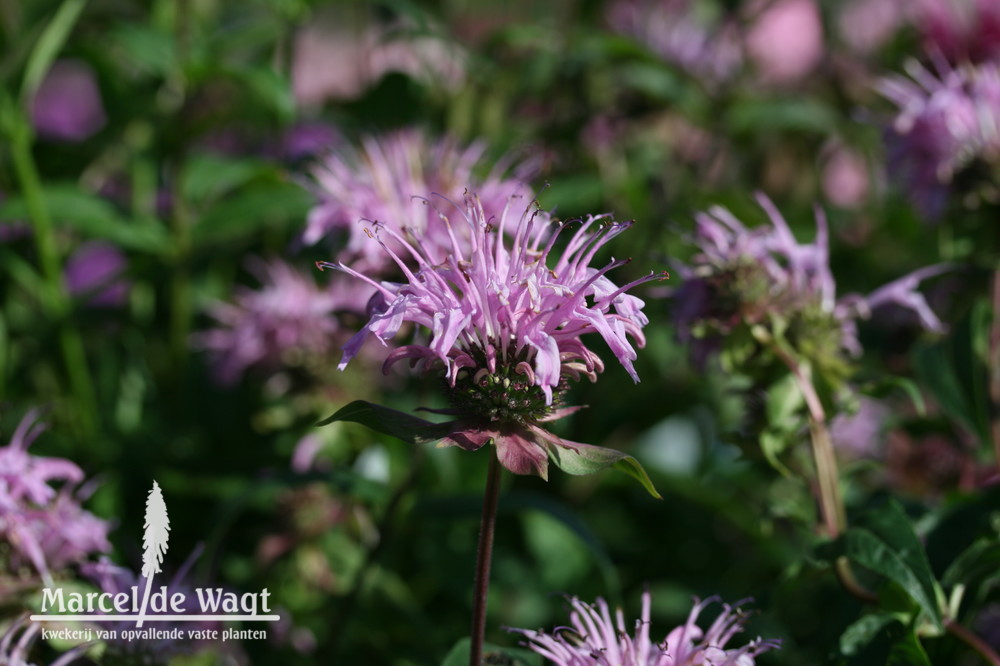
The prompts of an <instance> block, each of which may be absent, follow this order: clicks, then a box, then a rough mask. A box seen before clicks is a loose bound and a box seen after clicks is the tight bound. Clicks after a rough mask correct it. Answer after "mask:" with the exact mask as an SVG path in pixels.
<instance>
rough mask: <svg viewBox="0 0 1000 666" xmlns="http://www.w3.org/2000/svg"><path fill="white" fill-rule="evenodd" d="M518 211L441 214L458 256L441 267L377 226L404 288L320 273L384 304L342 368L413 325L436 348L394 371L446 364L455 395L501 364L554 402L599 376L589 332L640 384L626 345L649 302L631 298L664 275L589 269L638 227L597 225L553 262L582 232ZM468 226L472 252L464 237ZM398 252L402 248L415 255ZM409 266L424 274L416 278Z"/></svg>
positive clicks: (587, 224)
mask: <svg viewBox="0 0 1000 666" xmlns="http://www.w3.org/2000/svg"><path fill="white" fill-rule="evenodd" d="M519 203H521V202H520V200H519V199H517V198H511V199H509V200H508V201H507V203H506V204H505V205H504V206H503V207H502V208H501V209H500V214H499V218H496V219H494V218H492V217H488V215H487V213H486V209H485V207H484V205H483V202H482V201H481V200H480V199H479V198H478V197H476V196H473V195H469V196H467V197H466V199H465V207H464V209H459V210H458V212H459V214H460V215H461V218H462V219H461V220H460V222H459V225H458V226H457V227H453V226H452V223H451V221H450V220H449V218H448V216H447V215H445V214H440V213H439V216H440V217H439V220H440V223H441V224H442V225H444V227H445V229H446V233H447V234H448V235H449V237H450V240H451V252H450V254H448V256H447V258H445V259H444V260H443V261H441V260H440V259H439V258H437V257H436V256H434V255H432V254H430V253H429V252H428V251H427V245H426V244H424V243H422V242H420V239H419V237H418V238H417V242H416V244H411V243H410V242H409V241H408V240H407V239H406V238H404V237H403V235H402V234H400V233H399V232H398V231H396V229H395V228H394V227H392V226H388V225H384V226H377V227H375V231H374V232H369V233H372V237H373V239H374V240H375V241H376V242H377V243H378V245H380V246H381V247H382V248H383V249H384V250H385V252H386V254H388V255H389V256H391V257H392V258H393V260H394V261H395V262H396V264H397V265H398V267H399V268H400V270H401V271H402V272H403V273H404V275H406V278H407V282H405V283H385V282H382V283H380V282H376V281H375V280H372V279H371V278H369V277H367V276H366V275H364V274H363V273H361V272H359V271H358V270H355V269H354V268H351V267H349V266H347V265H345V264H344V263H337V264H330V263H323V264H321V266H322V267H329V268H336V269H339V270H342V271H344V272H346V273H348V274H350V275H353V276H355V277H357V278H360V279H362V280H364V281H365V282H367V283H368V284H370V285H371V286H372V287H374V288H375V289H377V291H378V294H379V295H380V296H381V298H382V301H383V303H382V305H381V306H380V307H378V308H377V309H376V310H375V312H374V313H373V314H372V317H371V319H370V321H369V322H368V323H367V324H366V325H365V326H364V328H363V329H362V330H361V331H360V332H359V333H358V334H357V335H355V336H354V337H353V338H352V339H351V340H350V342H348V344H347V345H346V346H345V347H344V356H343V359H342V360H341V362H340V367H341V368H343V367H345V366H346V365H347V363H348V362H349V361H350V360H351V358H353V357H354V356H355V355H356V354H357V353H358V350H359V349H360V348H361V346H362V345H363V344H364V342H365V340H366V339H367V338H368V336H369V335H374V336H375V337H376V338H378V339H379V340H380V341H381V342H382V343H383V344H386V343H388V342H389V341H390V340H392V339H393V338H394V337H395V336H396V334H397V333H398V332H399V330H400V327H401V326H402V324H403V323H404V322H412V323H415V324H418V325H420V326H423V327H425V328H426V329H428V330H429V331H430V333H431V337H430V340H429V341H428V342H427V343H426V344H412V345H407V346H404V347H401V348H399V349H397V350H396V351H394V352H393V353H392V354H390V356H389V357H388V358H387V359H386V366H389V365H391V364H392V363H395V362H396V361H399V360H401V359H404V358H408V359H411V360H412V361H414V362H422V363H424V364H427V363H430V362H440V363H441V364H442V365H443V366H444V367H445V374H446V376H447V377H448V381H449V383H450V384H451V385H452V386H454V385H455V382H456V379H457V377H458V373H459V371H461V370H463V369H464V370H471V371H472V372H479V371H486V372H487V373H490V374H495V373H497V372H498V367H499V366H510V367H513V368H515V371H516V373H517V374H520V375H523V376H524V377H525V378H526V380H527V382H528V383H529V384H530V385H534V386H538V387H539V388H540V389H541V390H542V392H543V393H544V395H545V400H546V403H547V404H551V403H552V392H553V389H555V388H557V387H558V385H559V382H560V380H561V378H562V377H563V376H564V375H570V376H573V377H574V378H579V377H580V376H581V375H586V376H589V377H591V378H593V377H595V376H596V374H597V373H598V372H600V371H602V370H603V363H602V362H601V359H600V358H599V357H598V356H597V354H595V353H594V352H592V351H590V350H589V349H588V348H587V347H586V346H585V345H584V344H583V341H582V340H581V336H583V335H584V334H587V333H597V334H599V335H600V336H601V337H602V338H603V339H604V341H605V342H606V343H607V344H608V346H609V347H610V348H611V350H612V352H613V353H614V354H615V357H616V358H617V359H618V360H619V362H620V363H621V364H622V365H623V366H624V367H625V369H626V371H627V372H628V373H629V376H631V377H632V379H633V380H635V381H638V380H639V377H638V375H637V374H636V372H635V368H634V367H633V365H632V361H633V360H634V359H635V358H636V354H635V350H634V349H633V347H632V344H631V343H630V342H629V340H628V338H629V337H632V338H633V339H634V340H635V341H636V343H637V344H638V345H639V346H640V347H641V346H642V345H643V344H644V343H645V338H644V336H643V334H642V327H643V326H645V325H646V324H647V323H648V322H649V320H648V319H647V318H646V316H645V315H644V314H643V313H642V306H643V302H642V301H641V300H639V299H638V298H636V297H635V296H630V295H628V294H626V293H625V292H626V291H628V290H629V289H631V288H632V287H634V286H636V285H638V284H641V283H643V282H647V281H649V280H652V279H656V278H657V277H658V276H655V275H650V276H647V277H644V278H640V279H638V280H635V281H633V282H630V283H629V284H627V285H625V286H624V287H618V286H616V285H615V284H614V283H613V282H612V281H611V280H610V279H608V278H607V277H606V274H607V273H608V272H609V271H610V270H611V269H613V268H615V267H618V266H622V265H624V264H626V263H627V260H612V261H611V262H610V263H608V264H606V265H605V266H604V267H603V268H600V269H597V268H592V267H591V266H590V262H591V261H592V260H593V258H594V255H595V254H596V253H597V251H598V250H599V249H600V248H601V247H602V246H603V245H604V244H605V243H607V242H608V241H609V240H611V239H612V238H614V237H615V236H617V235H618V234H620V233H621V232H623V231H625V230H626V229H628V227H629V226H631V225H630V223H620V222H613V221H611V220H610V219H608V218H607V217H606V216H596V217H595V216H591V217H588V218H587V219H586V220H583V221H581V222H580V223H579V227H578V228H577V230H576V231H575V232H574V233H573V236H572V238H570V240H569V242H568V244H567V246H566V248H565V249H564V250H563V251H562V253H561V255H560V256H559V257H558V259H556V260H555V261H554V262H553V261H550V258H551V255H552V254H554V252H553V249H554V246H555V243H556V239H557V238H558V237H559V235H560V232H561V231H563V230H564V229H566V228H569V227H571V226H573V223H572V222H570V223H566V224H562V225H558V224H557V223H555V222H554V221H553V220H551V219H550V218H549V216H548V215H547V214H546V213H544V212H541V211H538V210H533V209H532V207H531V206H530V205H529V206H527V207H525V208H523V209H521V208H520V205H519ZM494 210H495V209H494ZM511 226H513V227H514V228H513V229H509V227H511ZM463 228H464V230H465V234H464V235H466V236H467V237H468V239H469V241H468V243H467V244H466V243H462V242H460V241H459V239H458V237H459V234H460V233H461V231H460V230H461V229H463ZM508 234H509V235H510V237H511V238H512V239H513V240H512V241H508ZM383 237H384V238H383ZM390 244H391V245H398V246H400V247H402V248H404V250H405V252H406V255H407V256H406V258H405V259H404V258H403V257H401V256H399V255H398V254H397V253H396V252H395V251H394V250H393V249H392V247H391V245H390ZM406 259H409V260H410V261H407V260H406ZM410 262H413V263H415V265H416V267H417V268H416V270H412V271H411V269H410V268H409V267H408V264H409V263H410Z"/></svg>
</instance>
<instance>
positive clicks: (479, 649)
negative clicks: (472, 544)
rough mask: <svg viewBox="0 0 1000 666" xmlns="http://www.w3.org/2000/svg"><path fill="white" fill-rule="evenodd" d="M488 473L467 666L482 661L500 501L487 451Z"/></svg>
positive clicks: (493, 460)
mask: <svg viewBox="0 0 1000 666" xmlns="http://www.w3.org/2000/svg"><path fill="white" fill-rule="evenodd" d="M489 457H490V470H489V472H488V473H487V477H486V493H485V495H484V496H483V517H482V521H481V523H480V525H479V544H478V546H477V548H476V582H475V589H474V591H473V598H472V638H471V642H470V645H469V666H480V664H482V661H483V639H484V637H485V635H486V601H487V597H488V596H489V591H490V561H491V560H492V558H493V533H494V531H495V527H496V521H497V504H498V502H499V499H500V469H501V468H500V460H499V459H498V458H497V456H496V454H495V453H494V452H493V451H490V452H489Z"/></svg>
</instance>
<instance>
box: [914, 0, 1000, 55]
mask: <svg viewBox="0 0 1000 666" xmlns="http://www.w3.org/2000/svg"><path fill="white" fill-rule="evenodd" d="M913 14H914V18H913V20H914V22H915V23H916V25H917V28H918V29H919V30H920V32H921V34H922V35H923V38H924V47H925V49H926V51H927V52H928V53H934V54H937V53H940V54H942V55H944V56H945V57H946V58H947V59H948V60H949V61H950V62H952V63H956V64H958V63H963V62H973V63H979V62H985V61H988V60H994V61H995V60H997V59H1000V2H997V1H996V0H917V1H916V2H914V3H913Z"/></svg>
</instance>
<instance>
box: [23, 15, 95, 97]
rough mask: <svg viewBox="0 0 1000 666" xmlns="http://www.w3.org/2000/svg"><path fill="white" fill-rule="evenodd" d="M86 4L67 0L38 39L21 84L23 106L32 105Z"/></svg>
mask: <svg viewBox="0 0 1000 666" xmlns="http://www.w3.org/2000/svg"><path fill="white" fill-rule="evenodd" d="M85 4H86V0H65V1H64V2H63V3H62V4H61V5H60V6H59V9H58V10H57V11H56V13H55V16H53V17H52V20H51V21H49V24H48V25H47V26H45V31H44V32H43V33H42V36H41V37H39V38H38V43H37V44H35V48H34V49H33V50H32V52H31V56H30V57H29V58H28V64H27V66H26V67H25V69H24V80H23V81H22V82H21V104H22V105H27V104H30V103H31V100H32V99H33V98H34V96H35V92H36V91H37V90H38V86H40V85H41V83H42V79H43V78H44V77H45V74H46V73H47V72H48V71H49V67H51V66H52V62H53V61H54V60H55V59H56V57H57V56H58V55H59V51H61V50H62V47H63V44H65V43H66V39H67V38H68V37H69V33H70V31H71V30H73V26H74V25H75V24H76V20H77V19H78V18H80V12H82V11H83V7H84V5H85Z"/></svg>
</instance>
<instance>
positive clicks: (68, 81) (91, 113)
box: [31, 60, 107, 142]
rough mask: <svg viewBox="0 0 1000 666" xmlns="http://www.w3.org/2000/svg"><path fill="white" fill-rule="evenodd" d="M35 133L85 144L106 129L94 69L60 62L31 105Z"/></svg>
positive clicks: (83, 64)
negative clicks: (86, 140)
mask: <svg viewBox="0 0 1000 666" xmlns="http://www.w3.org/2000/svg"><path fill="white" fill-rule="evenodd" d="M31 120H32V123H33V124H34V126H35V131H37V132H38V134H39V136H41V137H43V138H46V139H56V140H59V141H71V142H75V141H83V140H84V139H87V138H89V137H90V136H91V135H93V134H94V133H95V132H97V131H98V130H100V129H101V128H102V127H104V123H105V122H106V120H107V118H106V116H105V114H104V105H103V103H102V102H101V92H100V90H99V89H98V87H97V77H95V76H94V71H93V70H92V69H91V68H90V65H88V64H86V63H85V62H82V61H80V60H57V61H56V62H55V63H53V65H52V68H51V69H49V71H48V73H47V74H46V75H45V78H44V79H43V80H42V83H41V85H40V86H39V87H38V91H37V92H36V93H35V97H34V99H33V100H32V102H31Z"/></svg>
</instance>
